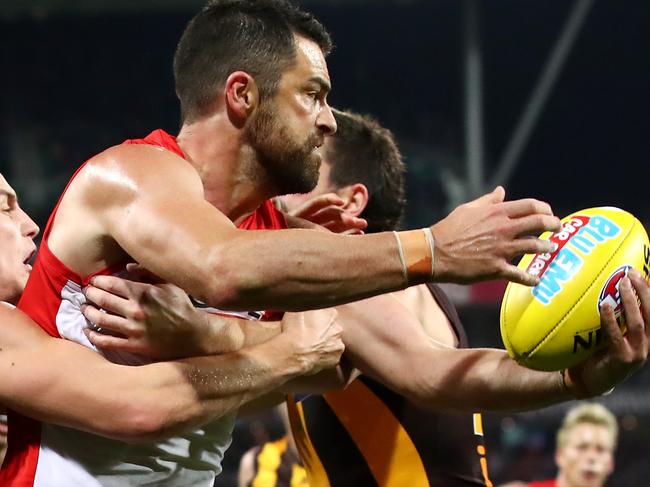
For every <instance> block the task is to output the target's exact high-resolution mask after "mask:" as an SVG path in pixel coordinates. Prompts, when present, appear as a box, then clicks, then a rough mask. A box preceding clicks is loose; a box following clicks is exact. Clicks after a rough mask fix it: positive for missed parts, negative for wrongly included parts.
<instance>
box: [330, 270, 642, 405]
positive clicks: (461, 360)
mask: <svg viewBox="0 0 650 487" xmlns="http://www.w3.org/2000/svg"><path fill="white" fill-rule="evenodd" d="M631 279H632V283H633V284H634V289H635V290H636V293H637V295H638V296H639V300H640V303H641V304H640V306H639V304H637V301H636V298H635V296H634V292H633V291H632V288H631V287H630V286H629V285H628V284H629V282H627V283H626V284H623V285H622V286H621V294H622V296H623V303H624V307H625V312H626V317H627V323H628V333H627V335H626V336H623V335H622V334H621V331H620V330H619V328H618V326H617V325H616V320H615V319H614V316H613V313H612V311H611V310H605V311H604V313H603V316H602V321H603V326H604V328H605V330H606V332H607V333H608V335H609V337H610V344H609V346H608V348H607V349H606V350H604V351H603V352H602V353H601V354H599V355H597V356H594V357H592V358H591V359H589V360H588V361H587V362H585V363H584V364H582V365H581V366H580V367H578V368H576V369H575V370H573V371H572V372H573V373H572V376H574V377H577V378H578V379H579V381H580V382H582V383H581V384H574V383H572V382H571V381H570V380H569V381H568V382H565V381H564V380H563V377H562V375H561V374H560V373H559V372H539V371H534V370H530V369H527V368H525V367H523V366H520V365H518V364H517V363H516V362H514V361H513V360H511V359H510V358H509V357H508V355H507V354H506V352H505V351H503V350H496V349H453V348H448V347H444V346H441V345H439V344H435V343H433V341H432V340H430V339H429V337H428V336H427V335H426V334H425V333H424V331H423V329H422V326H421V325H420V323H419V322H418V321H417V320H416V319H415V318H414V316H412V315H411V314H410V313H409V312H408V311H407V310H406V309H405V308H403V307H402V306H401V305H397V303H396V302H395V298H392V297H391V296H381V297H379V298H373V299H372V300H368V301H366V302H363V301H362V302H358V303H352V304H348V305H345V306H343V307H339V308H338V310H339V317H340V320H341V323H342V324H343V330H344V332H343V339H344V342H345V343H346V347H347V348H346V356H347V357H348V358H349V359H350V360H351V361H352V363H353V364H354V365H355V366H357V367H358V368H359V369H360V370H362V371H363V372H364V373H366V374H368V375H369V376H371V377H373V378H375V379H376V380H378V381H380V382H382V383H384V384H386V385H387V386H388V387H390V388H392V389H393V390H395V391H396V392H398V393H401V394H403V395H404V396H406V397H408V398H409V399H410V400H412V401H413V402H415V403H417V404H420V405H422V406H423V407H425V408H431V409H434V410H450V411H476V410H482V411H507V410H526V409H533V408H539V407H542V406H545V405H549V404H554V403H557V402H562V401H566V400H569V399H573V398H575V397H577V396H584V395H585V392H586V393H587V394H588V395H598V394H602V393H603V392H606V391H607V390H609V389H611V388H612V387H614V386H615V385H616V384H617V383H619V382H621V381H623V380H624V379H625V378H626V377H627V376H628V375H629V374H631V373H632V372H633V371H634V370H636V369H637V368H639V367H640V366H641V365H642V364H643V363H645V361H646V360H647V357H648V353H649V342H650V339H649V336H650V326H648V324H650V287H649V286H648V284H647V283H646V282H645V281H644V280H643V278H642V277H641V276H640V274H639V273H637V272H633V273H632V277H631ZM380 299H381V300H383V301H384V302H383V304H382V305H381V306H380V302H379V300H380ZM391 300H392V302H391ZM352 323H354V326H350V325H351V324H352ZM378 357H381V360H378Z"/></svg>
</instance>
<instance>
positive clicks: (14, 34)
mask: <svg viewBox="0 0 650 487" xmlns="http://www.w3.org/2000/svg"><path fill="white" fill-rule="evenodd" d="M201 3H202V2H200V1H198V0H192V1H181V0H177V1H173V0H167V1H161V2H153V1H140V2H138V1H132V2H126V1H114V2H111V3H110V5H109V4H106V3H105V2H100V1H90V0H88V1H85V2H72V1H69V2H66V1H65V0H59V1H53V0H52V1H46V0H42V1H27V0H3V1H2V3H0V46H2V47H1V48H0V69H1V73H2V74H1V75H0V171H1V172H2V173H3V174H4V175H5V176H6V177H7V179H8V180H9V181H10V183H12V184H13V185H14V186H15V187H16V189H17V190H18V192H19V193H20V194H21V195H22V204H23V206H24V207H25V209H26V210H27V211H28V212H29V213H30V214H33V215H35V216H36V219H37V222H38V223H39V224H40V225H41V227H42V226H43V225H44V223H45V220H46V218H47V215H48V214H49V212H50V210H51V208H52V206H53V205H54V202H55V198H56V196H57V195H58V194H59V193H60V191H61V189H62V187H63V185H64V184H65V182H66V181H67V179H68V178H69V176H70V175H71V174H72V172H73V171H74V169H75V168H76V167H77V166H78V165H79V164H80V163H81V162H83V161H84V160H85V159H86V158H88V157H89V156H91V155H93V154H94V153H96V152H98V151H100V150H102V149H103V148H106V147H108V146H109V145H113V144H117V143H119V142H121V141H122V140H123V139H126V138H130V137H139V136H143V135H145V134H146V133H148V131H150V130H151V129H154V128H157V127H163V128H165V129H167V130H169V131H172V132H173V131H174V130H176V128H177V127H178V110H177V105H176V101H175V97H174V91H173V80H172V76H171V57H172V54H173V50H174V46H175V43H176V41H177V39H178V37H179V35H180V33H181V31H182V29H183V27H184V25H185V23H186V22H187V20H188V19H189V18H190V17H191V16H192V14H193V12H195V11H196V9H198V8H199V6H200V5H201ZM302 3H303V4H305V5H306V6H307V7H308V8H309V9H311V10H312V11H314V12H315V13H316V14H317V15H318V16H319V17H320V19H321V20H322V21H323V22H324V23H325V24H326V26H328V28H329V29H330V30H331V32H332V34H333V37H334V41H335V44H336V46H337V48H336V50H335V51H334V53H333V54H332V56H331V57H330V59H329V65H330V74H331V77H332V81H333V85H334V90H333V92H332V94H331V97H330V101H331V104H332V105H333V106H336V107H339V108H350V109H354V110H356V111H362V112H366V113H371V114H374V115H375V116H376V117H377V118H378V119H379V120H380V121H381V123H382V124H384V125H385V126H387V127H389V128H390V129H392V130H393V131H394V132H395V133H396V134H397V138H398V141H399V142H400V145H401V147H402V150H403V152H404V153H405V155H406V158H407V163H408V165H409V188H408V191H409V199H410V205H409V211H408V215H407V218H406V221H405V226H409V227H414V226H418V225H420V226H421V225H424V224H427V223H429V224H430V223H431V222H433V221H435V220H436V219H438V218H440V217H441V216H443V215H444V213H445V212H446V211H447V209H448V205H449V199H448V198H447V194H448V193H446V191H448V190H449V189H450V188H452V189H453V187H454V186H453V185H451V186H450V185H449V184H445V183H444V181H443V180H445V179H446V180H447V181H449V180H450V179H454V180H458V181H461V182H462V181H463V179H464V177H465V174H464V167H465V166H464V164H465V163H464V157H465V155H464V128H463V127H464V123H465V118H464V112H463V96H464V88H463V37H462V28H461V27H462V23H463V5H467V4H468V3H469V2H465V3H462V2H458V1H453V0H436V1H416V0H412V1H406V0H403V1H388V0H386V1H381V0H378V1H369V0H368V1H361V0H357V1H326V0H323V1H317V0H313V1H304V2H302ZM475 5H478V7H479V13H480V39H481V49H482V54H483V76H484V83H483V89H484V92H483V97H484V118H483V122H484V127H485V172H486V174H488V175H490V174H491V173H492V172H493V171H494V169H495V167H496V164H497V161H498V160H499V157H500V155H501V154H502V152H503V150H504V147H505V146H506V144H507V142H508V139H509V137H510V136H511V133H512V131H513V129H514V126H515V124H516V123H517V120H518V118H519V116H520V113H521V111H522V108H523V106H524V104H525V103H526V100H527V98H528V96H529V95H530V92H531V90H532V88H533V86H534V84H535V82H536V80H537V78H538V76H539V73H540V71H541V69H542V66H543V64H544V62H545V60H546V57H547V56H548V53H549V51H550V49H551V47H552V46H553V44H554V42H555V41H556V38H557V36H558V34H559V33H560V31H561V29H562V26H563V24H564V22H565V20H566V18H567V15H568V14H569V11H570V9H571V8H572V6H573V2H564V1H560V0H555V1H545V0H538V1H532V0H491V1H489V2H488V1H483V2H475ZM649 26H650V3H649V2H648V1H647V0H626V1H624V2H622V1H618V0H597V1H595V2H594V5H593V7H592V8H591V10H590V11H589V13H588V15H587V18H586V21H585V23H584V26H583V27H582V30H581V31H580V33H579V35H578V38H577V40H576V43H575V45H574V47H573V49H572V51H571V52H570V54H569V57H568V59H567V62H566V65H565V66H564V68H563V70H562V71H561V73H560V76H559V78H558V80H557V83H556V85H555V86H554V88H553V90H552V92H551V93H550V96H549V98H548V102H547V103H546V105H545V106H544V109H543V111H542V113H541V117H540V119H539V122H538V124H537V125H536V126H535V129H534V131H533V132H532V136H531V138H530V141H529V142H528V144H527V145H526V147H525V150H524V151H523V153H522V155H521V158H520V161H519V164H518V165H517V167H516V169H515V171H514V172H513V174H512V178H511V180H510V182H509V183H508V184H507V191H508V193H509V196H510V197H513V198H514V197H523V196H534V197H536V198H540V199H544V200H546V201H548V202H549V203H551V205H552V206H553V207H554V209H555V211H556V213H557V214H564V213H567V212H570V211H573V210H577V209H580V208H584V207H588V206H601V205H615V206H620V207H622V208H624V209H627V210H629V211H631V212H633V213H634V214H636V215H637V216H638V217H639V218H640V219H641V220H642V221H644V222H645V223H646V225H648V224H649V223H650V194H649V193H650V192H649V191H648V187H649V184H650V169H649V167H648V154H649V152H650V123H649V122H648V117H649V114H650V96H648V88H649V87H650V56H649V55H648V52H649V51H650V35H649V33H648V32H649V30H648V29H649ZM485 189H486V190H487V189H491V188H485ZM462 314H463V315H464V317H465V318H466V324H467V325H468V328H469V329H470V338H471V339H473V340H474V344H475V345H477V346H478V345H492V346H495V345H496V346H498V345H499V343H500V342H499V336H498V329H497V328H498V327H497V323H498V303H487V304H486V303H469V304H466V305H465V306H463V308H462ZM602 401H603V402H604V403H605V404H607V405H608V406H610V407H611V408H612V409H613V410H614V412H615V413H616V414H617V415H618V417H619V419H620V420H621V424H622V426H623V430H622V439H621V448H620V450H619V453H618V455H617V469H616V472H615V474H614V475H613V477H612V478H611V480H610V483H609V484H608V485H611V486H636V485H642V484H641V483H639V482H640V480H639V479H644V478H645V479H648V478H650V464H649V463H648V462H647V461H646V459H645V457H646V456H647V454H648V453H650V372H649V371H648V370H647V367H646V370H645V371H643V373H641V374H638V375H637V376H636V377H634V378H633V379H632V380H631V381H629V383H627V384H626V385H623V386H621V387H619V388H618V390H617V391H616V392H615V393H614V394H613V395H611V396H608V397H607V398H604V399H602ZM565 410H566V406H558V407H554V408H548V409H546V410H543V411H541V412H536V413H528V414H525V415H510V416H488V418H487V419H486V422H487V429H488V433H489V437H488V442H487V443H488V452H489V458H490V462H491V470H492V475H493V477H494V478H495V479H496V480H507V479H513V478H529V477H530V476H532V475H536V474H539V475H541V476H543V475H545V474H552V473H553V472H554V469H553V463H552V448H553V436H552V435H553V430H554V428H555V427H556V426H557V423H558V422H559V420H560V417H561V414H562V413H563V412H564V411H565ZM246 428H247V426H246V425H240V426H239V429H240V430H241V431H243V433H241V431H240V433H241V435H242V436H241V438H244V437H245V436H247V434H248V433H246ZM242 441H243V440H242ZM239 448H240V447H238V445H237V444H236V445H235V447H234V448H233V453H234V452H236V451H237V450H238V449H239ZM235 460H236V458H235V456H234V455H232V456H231V457H230V460H229V461H228V462H226V464H228V465H232V464H234V463H235ZM228 478H229V477H228V476H227V475H226V476H224V477H223V480H222V481H221V484H220V485H227V479H228Z"/></svg>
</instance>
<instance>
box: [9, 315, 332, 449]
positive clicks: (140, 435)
mask: <svg viewBox="0 0 650 487" xmlns="http://www.w3.org/2000/svg"><path fill="white" fill-rule="evenodd" d="M315 313H318V315H314V314H313V313H312V314H311V317H312V318H313V319H314V320H315V321H312V322H310V323H307V322H305V319H304V316H303V315H302V314H297V315H296V314H294V315H291V316H290V317H289V318H288V321H287V319H285V322H284V327H285V331H284V332H283V333H282V334H281V335H279V336H278V337H276V338H274V339H272V340H270V341H269V342H267V343H265V344H262V345H258V346H255V347H251V348H248V349H244V350H242V351H240V352H236V353H231V354H225V355H219V356H211V357H198V358H192V359H188V360H178V361H170V362H158V363H154V364H150V365H144V366H140V367H129V366H122V365H116V364H113V363H111V362H109V361H107V360H106V359H104V358H103V357H102V356H101V355H99V354H98V353H96V352H93V351H91V350H89V349H87V348H85V347H80V346H79V345H77V344H75V343H71V342H68V341H67V340H60V339H55V338H52V337H49V336H48V335H46V334H45V333H44V332H43V331H42V330H41V329H40V328H39V327H38V326H37V325H36V324H34V323H33V322H32V321H31V320H30V319H29V318H28V317H27V316H26V315H24V314H23V313H22V312H21V311H19V310H16V309H13V308H9V307H8V306H6V305H2V306H0V322H2V326H1V327H0V348H1V349H2V351H1V353H0V374H1V375H2V381H1V382H0V403H3V404H5V405H6V406H7V407H9V408H11V409H13V410H16V411H18V412H20V413H23V414H25V415H28V416H31V417H34V418H36V419H39V420H42V421H45V422H50V423H56V424H60V425H63V426H68V427H72V428H76V429H81V430H84V431H88V432H91V433H94V434H99V435H103V436H107V437H110V438H115V439H120V440H123V441H151V440H153V439H158V438H165V437H170V436H174V435H176V434H177V433H179V432H180V431H186V430H190V429H192V428H194V427H196V426H197V425H200V424H203V423H205V422H208V421H210V420H213V419H215V418H217V417H220V416H223V415H224V414H228V413H230V412H232V411H235V410H237V408H238V407H239V406H240V405H241V404H243V403H245V402H247V401H250V400H251V399H253V398H255V397H257V396H259V395H261V394H263V393H265V392H268V391H270V390H272V389H275V388H277V387H279V386H280V385H281V384H283V383H284V382H286V381H287V380H290V379H291V378H293V377H297V376H299V375H302V374H305V373H313V372H316V371H318V370H320V369H322V368H324V367H331V366H333V365H334V364H336V363H337V362H338V359H339V357H340V354H341V352H342V350H343V346H342V343H341V341H340V328H339V327H338V325H337V324H336V323H335V322H334V318H335V313H333V312H331V311H319V312H315ZM44 356H47V357H48V360H47V361H43V360H42V357H44ZM79 364H83V365H82V366H80V365H79ZM35 397H36V398H38V401H34V398H35Z"/></svg>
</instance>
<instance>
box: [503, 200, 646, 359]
mask: <svg viewBox="0 0 650 487" xmlns="http://www.w3.org/2000/svg"><path fill="white" fill-rule="evenodd" d="M540 238H542V239H545V240H551V241H552V242H554V243H555V244H556V249H555V251H553V252H552V253H550V254H536V255H526V256H524V257H523V258H522V260H521V262H520V263H519V268H521V269H526V270H527V271H528V272H530V273H531V274H535V275H538V276H539V277H540V279H541V282H540V283H539V284H538V285H537V286H535V287H533V288H530V287H526V286H522V285H520V284H514V283H510V284H508V287H507V288H506V292H505V295H504V297H503V302H502V303H501V337H502V339H503V343H504V345H505V346H506V349H507V350H508V353H509V354H510V356H511V357H512V358H513V359H515V360H516V361H517V362H519V363H520V364H522V365H525V366H526V367H529V368H531V369H537V370H562V369H565V368H568V367H572V366H574V365H576V364H578V363H580V362H582V361H584V360H585V359H587V358H588V357H589V356H591V355H592V354H593V353H594V352H596V350H598V349H599V348H600V347H601V345H602V344H603V341H604V340H603V336H602V333H601V327H600V306H601V305H602V304H603V303H611V304H612V306H613V307H614V309H615V313H616V316H617V319H618V322H619V325H620V326H621V328H622V329H623V330H624V329H625V320H624V316H623V314H622V305H621V299H620V295H619V292H618V285H619V282H620V280H621V278H622V277H623V276H625V275H626V274H627V272H628V271H629V269H630V268H632V267H633V268H635V269H637V270H638V271H639V272H642V273H643V274H644V275H645V277H646V278H647V277H648V273H649V269H650V243H648V234H647V233H646V231H645V229H644V228H643V225H641V223H640V222H639V220H637V219H636V218H635V217H634V216H633V215H631V214H630V213H627V212H626V211H623V210H619V209H618V208H611V207H602V208H590V209H588V210H582V211H578V212H576V213H573V214H571V215H569V216H567V217H566V218H564V219H563V220H562V228H561V230H560V231H559V232H558V233H550V232H547V233H544V234H542V236H541V237H540Z"/></svg>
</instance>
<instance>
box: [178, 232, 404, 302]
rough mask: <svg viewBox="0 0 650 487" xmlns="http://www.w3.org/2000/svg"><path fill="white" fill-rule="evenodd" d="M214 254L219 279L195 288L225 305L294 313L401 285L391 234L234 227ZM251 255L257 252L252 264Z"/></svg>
mask: <svg viewBox="0 0 650 487" xmlns="http://www.w3.org/2000/svg"><path fill="white" fill-rule="evenodd" d="M214 255H215V260H213V262H214V264H213V265H211V267H212V268H214V269H215V270H216V269H218V277H215V278H214V279H212V280H211V281H210V282H211V283H212V284H211V285H210V286H207V287H206V286H204V285H202V284H198V283H197V284H196V285H197V286H200V287H201V289H200V290H198V289H197V291H200V292H201V293H205V294H204V299H203V300H205V301H207V302H210V303H211V304H213V305H215V306H218V307H221V308H224V309H247V310H250V309H280V310H289V311H299V310H305V309H312V308H322V307H328V306H332V305H337V304H341V303H345V302H349V301H354V300H358V299H362V298H365V297H368V296H370V295H373V294H377V293H383V292H388V291H393V290H396V289H401V288H403V287H404V286H405V283H404V277H403V274H402V266H401V263H400V259H399V254H398V250H397V246H396V243H395V238H394V236H393V235H392V234H390V233H383V234H376V235H370V236H363V237H346V236H340V235H335V234H331V233H326V232H317V231H310V230H284V231H256V232H244V231H238V232H237V233H235V234H234V235H232V236H231V237H230V238H229V239H228V241H227V243H224V244H223V245H221V246H220V249H219V250H218V251H217V252H216V253H215V254H214ZM251 256H257V258H256V260H255V263H254V265H251ZM215 272H216V271H215ZM179 285H181V287H183V286H182V284H179Z"/></svg>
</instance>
